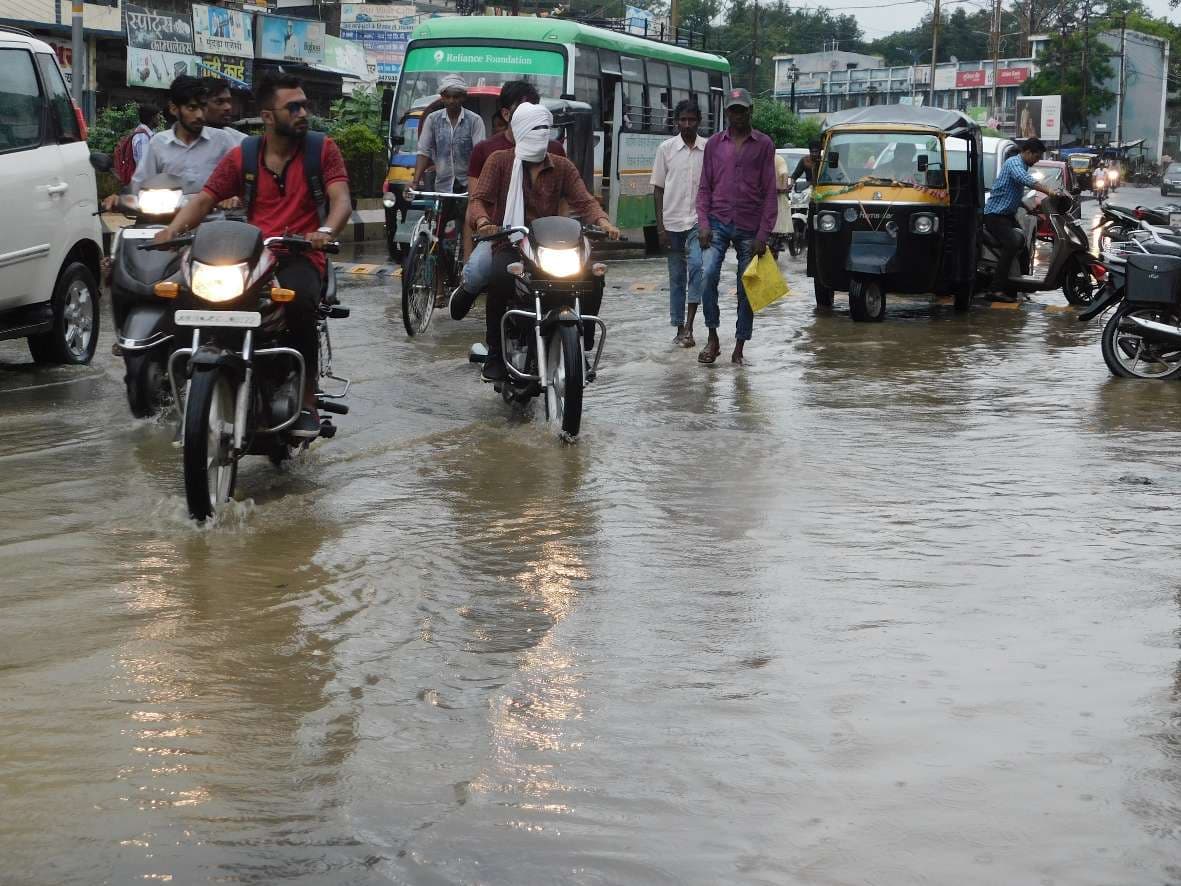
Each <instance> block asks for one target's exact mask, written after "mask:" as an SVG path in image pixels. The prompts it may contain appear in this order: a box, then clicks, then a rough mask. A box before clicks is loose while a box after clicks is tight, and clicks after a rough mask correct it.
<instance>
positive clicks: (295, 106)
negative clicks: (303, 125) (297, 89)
mask: <svg viewBox="0 0 1181 886" xmlns="http://www.w3.org/2000/svg"><path fill="white" fill-rule="evenodd" d="M307 109H308V103H307V101H306V100H305V101H302V102H287V104H285V105H276V106H275V107H273V108H271V110H272V111H279V110H285V111H286V112H287V113H288V114H292V115H295V114H298V113H299V112H300V111H306V110H307Z"/></svg>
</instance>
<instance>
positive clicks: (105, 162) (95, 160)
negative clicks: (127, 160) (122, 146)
mask: <svg viewBox="0 0 1181 886" xmlns="http://www.w3.org/2000/svg"><path fill="white" fill-rule="evenodd" d="M90 165H91V166H93V167H94V168H95V169H96V170H98V171H99V172H110V171H111V169H112V168H113V167H114V161H112V160H111V155H110V154H104V153H102V152H101V151H91V152H90Z"/></svg>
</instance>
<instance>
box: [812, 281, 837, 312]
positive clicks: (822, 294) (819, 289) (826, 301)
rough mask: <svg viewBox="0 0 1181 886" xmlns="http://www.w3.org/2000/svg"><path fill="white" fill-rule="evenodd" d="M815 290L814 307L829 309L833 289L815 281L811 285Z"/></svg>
mask: <svg viewBox="0 0 1181 886" xmlns="http://www.w3.org/2000/svg"><path fill="white" fill-rule="evenodd" d="M812 288H813V289H814V290H815V291H816V307H817V309H818V310H821V311H831V310H832V302H833V291H832V289H830V288H829V287H827V286H825V285H823V284H822V283H820V282H816V283H814V284H813V287H812Z"/></svg>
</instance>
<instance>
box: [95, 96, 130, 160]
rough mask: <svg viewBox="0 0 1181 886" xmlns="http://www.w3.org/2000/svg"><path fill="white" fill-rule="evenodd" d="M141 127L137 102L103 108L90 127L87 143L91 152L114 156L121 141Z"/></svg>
mask: <svg viewBox="0 0 1181 886" xmlns="http://www.w3.org/2000/svg"><path fill="white" fill-rule="evenodd" d="M137 126H139V107H138V106H137V105H136V103H135V102H128V103H127V104H125V105H111V106H110V107H107V108H103V109H102V110H101V111H99V112H98V116H96V117H95V118H94V122H93V123H92V124H91V125H90V134H89V136H88V137H87V139H86V141H87V143H88V144H89V145H90V150H92V151H100V152H102V153H104V154H113V153H114V152H115V146H116V145H118V144H119V140H120V139H121V138H123V136H125V135H127V134H128V133H129V132H131V130H133V129H135V127H137Z"/></svg>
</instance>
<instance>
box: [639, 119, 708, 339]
mask: <svg viewBox="0 0 1181 886" xmlns="http://www.w3.org/2000/svg"><path fill="white" fill-rule="evenodd" d="M674 113H675V116H676V121H677V129H678V130H680V135H677V136H675V137H674V138H670V139H669V140H668V141H666V142H663V143H662V144H661V145H660V147H659V148H658V149H657V150H656V162H655V163H654V164H653V166H652V180H651V181H652V185H653V189H654V190H653V194H654V196H655V198H656V227H657V230H659V231H660V243H661V245H662V246H663V247H664V249H665V251H666V252H667V253H668V282H669V316H670V319H671V321H672V325H673V326H675V327H677V335H676V337H675V338H674V339H673V344H674V345H679V346H680V347H683V348H691V347H694V346H695V345H696V344H697V342H696V341H694V340H693V319H694V318H695V317H696V316H697V308H698V306H699V305H700V304H701V287H702V276H701V243H700V241H699V240H698V237H697V188H698V186H699V185H700V183H701V164H702V161H703V160H704V158H705V142H706V139H704V138H701V137H700V136H699V135H698V134H697V129H698V127H699V126H700V125H701V110H700V109H699V108H698V107H697V105H696V103H694V102H692V101H683V102H681V103H680V104H678V105H677V107H676V110H675V112H674ZM686 281H687V282H688V287H687V292H686ZM686 295H688V300H689V313H688V317H686V315H685V298H686Z"/></svg>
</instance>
